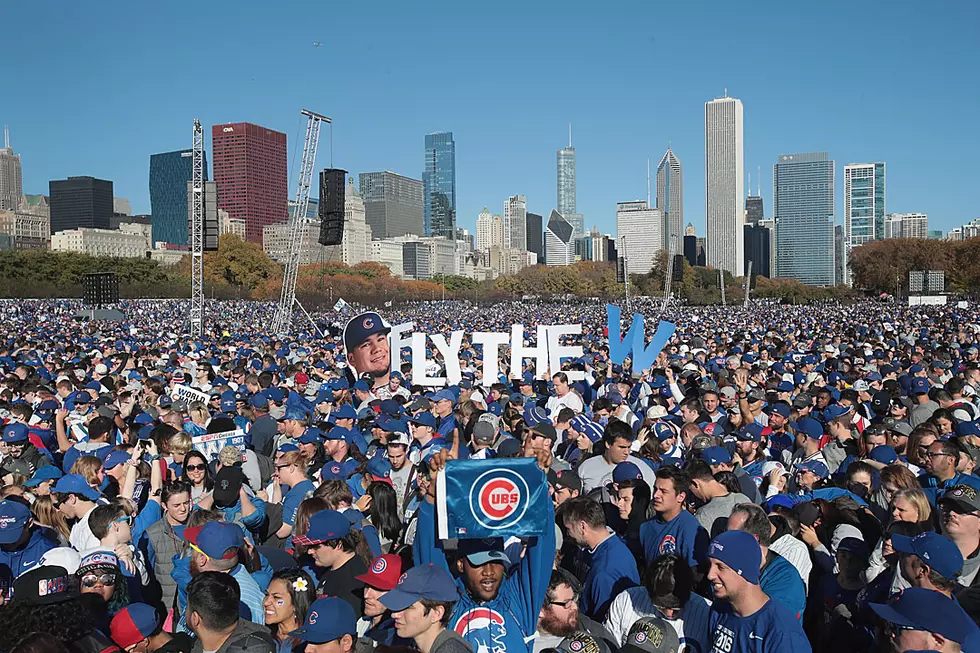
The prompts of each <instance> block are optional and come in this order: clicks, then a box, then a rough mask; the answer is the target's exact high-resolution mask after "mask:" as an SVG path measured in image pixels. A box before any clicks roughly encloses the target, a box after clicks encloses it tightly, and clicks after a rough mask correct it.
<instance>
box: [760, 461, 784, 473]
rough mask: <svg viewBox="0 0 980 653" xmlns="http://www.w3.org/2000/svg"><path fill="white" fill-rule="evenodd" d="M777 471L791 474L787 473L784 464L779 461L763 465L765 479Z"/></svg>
mask: <svg viewBox="0 0 980 653" xmlns="http://www.w3.org/2000/svg"><path fill="white" fill-rule="evenodd" d="M777 469H778V470H779V471H780V472H782V473H783V474H789V472H787V471H786V468H785V467H783V464H782V463H781V462H779V461H778V460H770V461H768V462H765V463H762V475H763V476H764V477H765V476H769V475H770V474H772V473H773V471H774V470H777Z"/></svg>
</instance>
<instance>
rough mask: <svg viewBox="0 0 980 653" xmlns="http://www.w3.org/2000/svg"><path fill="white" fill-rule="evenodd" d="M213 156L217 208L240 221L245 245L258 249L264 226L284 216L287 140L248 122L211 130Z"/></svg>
mask: <svg viewBox="0 0 980 653" xmlns="http://www.w3.org/2000/svg"><path fill="white" fill-rule="evenodd" d="M211 155H212V156H211V158H212V163H213V165H214V181H215V183H216V185H217V188H218V208H220V209H222V210H224V211H227V212H228V215H229V218H230V219H232V220H235V219H244V220H245V238H246V240H249V241H251V242H254V243H259V244H261V243H262V227H264V226H265V225H267V224H273V223H275V222H284V221H285V220H286V218H287V217H288V215H287V213H286V204H287V196H288V193H289V189H288V187H287V186H288V181H287V176H286V135H285V134H283V133H280V132H277V131H273V130H272V129H266V128H265V127H260V126H259V125H253V124H251V123H248V122H236V123H228V124H225V125H213V126H212V127H211Z"/></svg>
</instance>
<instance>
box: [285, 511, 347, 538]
mask: <svg viewBox="0 0 980 653" xmlns="http://www.w3.org/2000/svg"><path fill="white" fill-rule="evenodd" d="M349 533H350V520H349V519H347V517H345V516H344V514H343V513H341V512H337V511H336V510H322V511H320V512H318V513H316V514H315V515H313V516H312V517H310V527H309V528H308V529H307V531H306V535H294V536H293V542H294V543H295V544H301V545H303V546H312V545H314V544H321V543H323V542H330V541H332V540H339V539H340V538H342V537H346V536H347V535H348V534H349Z"/></svg>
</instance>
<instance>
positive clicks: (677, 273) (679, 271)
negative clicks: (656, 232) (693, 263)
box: [671, 254, 684, 281]
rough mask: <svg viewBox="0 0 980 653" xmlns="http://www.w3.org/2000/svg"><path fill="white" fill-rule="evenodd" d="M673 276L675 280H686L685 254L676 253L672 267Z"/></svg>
mask: <svg viewBox="0 0 980 653" xmlns="http://www.w3.org/2000/svg"><path fill="white" fill-rule="evenodd" d="M672 274H673V276H672V277H671V278H672V279H673V280H674V281H683V280H684V255H683V254H674V266H673V269H672Z"/></svg>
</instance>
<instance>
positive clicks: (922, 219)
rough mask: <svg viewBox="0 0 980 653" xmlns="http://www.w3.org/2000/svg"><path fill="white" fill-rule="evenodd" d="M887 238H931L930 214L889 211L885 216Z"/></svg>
mask: <svg viewBox="0 0 980 653" xmlns="http://www.w3.org/2000/svg"><path fill="white" fill-rule="evenodd" d="M884 237H885V238H922V239H926V238H929V237H930V236H929V216H928V215H927V214H925V213H889V214H888V215H886V216H885V236H884Z"/></svg>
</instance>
